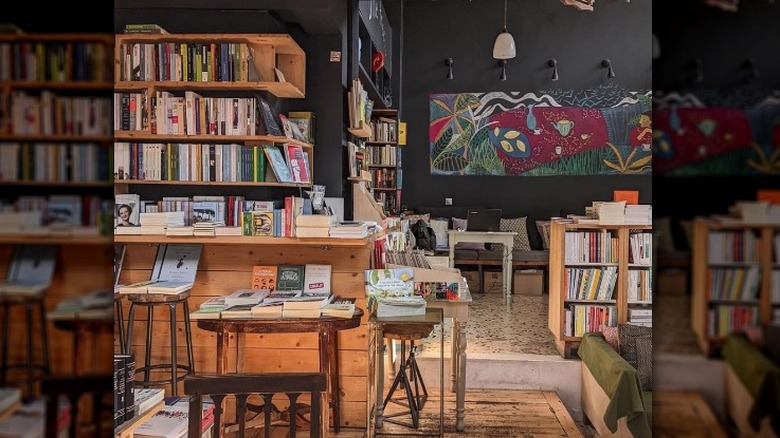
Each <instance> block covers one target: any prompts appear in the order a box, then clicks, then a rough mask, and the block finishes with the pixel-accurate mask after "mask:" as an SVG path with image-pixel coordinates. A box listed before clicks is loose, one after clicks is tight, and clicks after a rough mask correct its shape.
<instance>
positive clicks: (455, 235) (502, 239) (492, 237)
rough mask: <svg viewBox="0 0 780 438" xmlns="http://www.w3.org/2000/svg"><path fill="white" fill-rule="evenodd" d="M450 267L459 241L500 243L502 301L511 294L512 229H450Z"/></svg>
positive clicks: (508, 298)
mask: <svg viewBox="0 0 780 438" xmlns="http://www.w3.org/2000/svg"><path fill="white" fill-rule="evenodd" d="M448 234H449V244H450V268H454V267H455V245H456V244H458V243H460V242H476V243H500V244H502V245H501V246H502V247H503V255H502V257H501V260H502V264H501V273H502V274H503V277H504V282H503V283H504V288H503V290H504V301H505V302H507V303H508V302H509V300H510V298H511V296H512V249H514V245H515V244H514V238H515V236H516V235H517V233H515V232H514V231H457V230H450V231H448Z"/></svg>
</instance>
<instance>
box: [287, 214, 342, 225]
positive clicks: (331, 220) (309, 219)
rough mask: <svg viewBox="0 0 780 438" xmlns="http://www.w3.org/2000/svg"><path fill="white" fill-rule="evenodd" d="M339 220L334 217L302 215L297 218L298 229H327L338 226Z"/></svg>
mask: <svg viewBox="0 0 780 438" xmlns="http://www.w3.org/2000/svg"><path fill="white" fill-rule="evenodd" d="M337 223H338V220H337V218H336V216H334V215H327V214H302V215H299V216H298V217H296V218H295V226H296V227H325V228H329V227H330V226H332V225H336V224H337Z"/></svg>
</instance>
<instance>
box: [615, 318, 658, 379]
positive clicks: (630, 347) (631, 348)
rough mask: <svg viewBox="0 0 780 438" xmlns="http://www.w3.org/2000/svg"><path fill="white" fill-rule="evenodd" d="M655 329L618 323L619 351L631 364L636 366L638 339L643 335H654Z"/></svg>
mask: <svg viewBox="0 0 780 438" xmlns="http://www.w3.org/2000/svg"><path fill="white" fill-rule="evenodd" d="M652 336H653V329H652V328H651V327H645V326H641V325H634V324H619V325H618V347H619V349H620V351H619V353H620V355H621V356H622V357H623V359H625V360H626V362H628V364H629V365H631V366H632V367H634V368H636V367H637V358H636V340H637V338H641V337H652Z"/></svg>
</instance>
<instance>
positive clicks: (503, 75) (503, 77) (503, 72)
mask: <svg viewBox="0 0 780 438" xmlns="http://www.w3.org/2000/svg"><path fill="white" fill-rule="evenodd" d="M498 65H500V66H501V76H499V77H498V79H500V80H502V81H505V80H506V59H502V60H501V61H498Z"/></svg>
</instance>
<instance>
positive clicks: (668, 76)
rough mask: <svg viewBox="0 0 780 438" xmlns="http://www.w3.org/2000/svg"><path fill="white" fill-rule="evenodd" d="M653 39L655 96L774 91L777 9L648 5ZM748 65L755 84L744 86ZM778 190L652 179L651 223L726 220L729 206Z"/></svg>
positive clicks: (754, 184)
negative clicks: (696, 79) (697, 62)
mask: <svg viewBox="0 0 780 438" xmlns="http://www.w3.org/2000/svg"><path fill="white" fill-rule="evenodd" d="M653 16H654V20H653V24H654V26H653V31H654V32H655V33H656V35H657V36H658V40H659V42H660V48H661V56H660V57H659V58H658V59H656V60H654V61H653V89H654V90H655V91H656V92H659V91H670V90H694V91H695V90H696V89H697V88H701V89H716V90H718V92H719V93H720V94H723V95H727V94H730V93H742V92H744V91H745V89H746V88H747V86H749V87H751V88H754V89H766V90H777V89H780V61H779V59H778V56H777V54H778V53H779V52H780V25H778V23H780V5H778V4H771V3H770V2H740V4H739V10H738V11H737V12H727V11H722V10H720V9H717V8H713V7H708V6H706V5H705V4H704V2H696V1H687V2H680V1H675V0H655V1H653ZM695 58H701V60H702V67H703V68H702V73H703V79H704V80H703V81H702V82H701V83H698V84H696V83H693V81H692V78H693V76H694V73H695V68H693V62H694V59H695ZM748 58H752V59H753V60H754V61H755V64H756V67H757V69H758V72H759V77H758V80H757V81H754V82H752V83H750V84H746V81H747V80H748V79H749V78H750V75H749V71H747V70H746V69H745V68H743V65H744V63H745V61H746V60H747V59H748ZM762 187H763V188H770V187H771V188H778V187H780V178H778V177H777V176H722V177H716V176H708V177H663V176H660V175H657V176H655V177H654V178H653V191H654V199H653V201H654V205H653V212H654V214H655V215H656V216H671V217H673V218H681V219H687V218H692V217H694V216H697V215H709V214H714V213H717V214H725V213H726V212H727V208H728V206H730V205H732V204H733V203H734V201H735V200H739V199H755V196H756V190H757V189H758V188H762Z"/></svg>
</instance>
